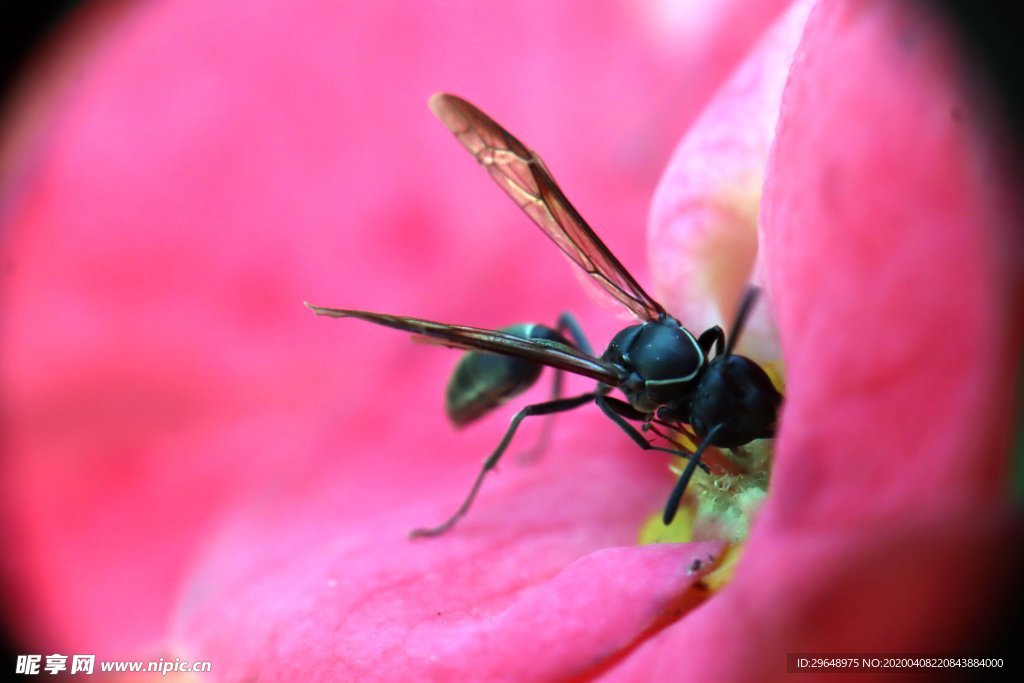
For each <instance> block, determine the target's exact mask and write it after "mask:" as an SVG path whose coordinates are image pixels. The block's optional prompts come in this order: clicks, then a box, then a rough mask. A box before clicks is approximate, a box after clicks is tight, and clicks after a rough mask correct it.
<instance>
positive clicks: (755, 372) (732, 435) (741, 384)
mask: <svg viewBox="0 0 1024 683" xmlns="http://www.w3.org/2000/svg"><path fill="white" fill-rule="evenodd" d="M430 109H431V110H432V111H433V113H434V114H435V115H436V116H437V118H438V119H440V120H441V122H442V123H443V124H444V125H445V126H447V127H448V129H449V130H450V131H451V132H452V133H453V134H454V135H455V137H456V138H457V139H458V141H459V142H460V143H462V145H463V147H465V148H466V149H467V150H468V151H469V152H470V154H472V155H473V157H474V158H475V159H476V160H477V162H478V163H479V164H480V165H482V166H483V167H484V168H485V169H486V170H487V172H488V173H489V174H490V176H491V178H493V179H494V181H495V182H496V183H497V184H498V186H499V187H501V189H502V190H504V191H505V193H506V194H508V196H509V197H511V198H512V200H513V201H515V203H516V204H517V205H518V206H519V208H520V209H522V210H523V211H524V212H525V213H526V215H527V216H529V217H530V218H531V219H532V220H533V222H534V223H535V224H536V225H537V226H538V227H540V229H541V230H542V231H544V233H545V234H546V235H547V236H548V237H549V238H551V240H552V241H553V242H554V243H555V244H556V245H557V246H558V248H559V249H561V250H562V252H563V253H565V255H566V256H568V257H569V259H570V260H572V261H573V262H574V263H575V264H576V265H577V266H579V267H580V268H582V269H583V271H584V272H586V273H587V274H588V275H589V276H590V277H592V278H593V279H594V281H595V282H596V283H597V284H598V285H600V287H602V288H603V289H604V291H606V292H607V293H608V294H610V295H611V297H612V298H613V299H615V300H616V301H618V302H619V303H620V304H622V305H623V306H625V307H626V309H628V311H629V312H630V313H632V314H633V316H634V317H635V318H636V319H637V322H636V324H633V325H630V326H628V327H626V328H625V329H623V330H622V331H620V332H619V333H618V334H616V335H615V336H614V337H613V338H612V340H611V342H610V343H609V344H608V347H607V348H606V349H605V351H604V353H602V354H601V355H600V356H596V355H595V354H594V352H593V350H592V348H591V346H590V344H589V342H588V341H587V339H586V337H585V335H584V334H583V332H582V330H581V329H580V326H579V324H578V323H577V322H576V321H575V319H574V318H573V317H572V316H570V315H568V314H563V315H562V316H561V317H560V318H559V320H558V321H557V323H556V325H555V326H547V325H542V324H539V323H530V324H520V325H513V326H510V327H506V328H503V329H499V330H489V329H482V328H476V327H467V326H463V325H449V324H445V323H439V322H432V321H429V320H423V319H420V318H409V317H405V316H396V315H388V314H386V313H373V312H370V311H357V310H351V309H342V308H323V307H320V306H313V305H311V304H308V303H307V304H306V306H308V307H309V308H310V309H312V311H313V312H314V313H316V314H317V315H323V316H329V317H332V318H358V319H360V320H365V321H367V322H371V323H375V324H377V325H383V326H385V327H391V328H395V329H398V330H403V331H406V332H411V333H413V334H414V335H417V336H418V337H421V338H423V339H424V341H430V342H432V343H436V344H441V345H443V346H448V347H451V348H458V349H463V350H466V351H468V353H466V354H465V355H464V356H463V357H462V358H461V360H460V361H459V363H458V365H457V366H456V368H455V371H454V372H453V374H452V377H451V380H450V381H449V384H448V389H447V396H446V408H447V413H448V416H449V418H450V419H451V421H452V422H454V423H455V424H456V425H464V424H468V423H470V422H472V421H474V420H476V419H478V418H480V417H482V416H483V415H485V414H487V413H489V412H491V411H492V410H493V409H494V408H496V407H497V406H499V405H501V404H503V403H505V402H506V401H507V400H509V399H511V398H513V397H515V396H517V395H518V394H520V393H522V392H524V391H526V390H527V389H528V388H530V387H531V386H533V385H534V384H535V383H536V381H537V379H538V378H539V376H540V374H541V370H542V368H543V367H544V366H547V367H551V368H554V369H555V370H556V376H555V382H554V390H553V397H552V398H551V400H548V401H544V402H542V403H534V404H531V405H528V406H525V407H524V408H522V409H521V410H520V411H519V412H517V413H516V414H515V415H514V416H513V418H512V421H511V424H510V425H509V427H508V430H507V431H506V432H505V434H504V436H503V437H502V439H501V441H500V442H499V443H498V445H497V447H495V449H494V451H493V452H492V453H491V454H490V456H488V457H487V459H486V460H485V461H484V464H483V467H482V468H481V470H480V472H479V474H478V475H477V477H476V479H475V480H474V482H473V485H472V487H471V488H470V490H469V493H468V494H467V495H466V497H465V499H464V500H463V502H462V504H461V505H460V506H459V508H458V509H457V510H456V511H455V512H454V513H453V514H452V515H451V516H450V517H449V518H448V519H447V520H445V521H444V522H442V523H441V524H439V525H437V526H434V527H428V528H421V529H415V530H413V531H412V532H411V535H412V536H413V537H416V536H438V535H440V534H443V533H445V532H447V531H448V530H450V529H451V528H452V527H454V526H455V525H456V524H457V523H458V521H459V520H460V519H462V517H463V516H465V514H466V513H467V512H468V510H469V508H470V506H471V505H472V504H473V501H474V500H475V498H476V496H477V493H478V492H479V490H480V486H481V484H482V483H483V481H484V479H485V477H486V475H487V473H488V472H490V471H491V470H493V469H494V468H495V467H496V466H497V465H498V462H499V461H500V460H501V457H502V455H503V454H504V453H505V451H506V450H507V449H508V447H509V444H511V442H512V440H513V438H514V437H515V434H516V430H517V429H518V428H519V425H520V423H521V422H522V421H523V420H524V419H526V418H527V417H531V416H537V415H553V414H556V413H563V412H566V411H570V410H574V409H576V408H579V407H581V406H584V405H588V404H596V405H597V407H598V408H600V409H601V411H602V412H603V413H604V414H605V415H607V416H608V418H609V419H611V421H612V422H614V423H615V424H616V425H617V426H618V427H619V428H620V429H622V431H623V432H625V433H626V434H627V435H628V436H629V437H630V438H631V439H632V440H633V441H634V442H635V443H636V444H637V446H639V447H640V448H642V449H644V450H655V451H663V452H667V453H670V454H672V455H675V456H679V457H681V458H684V459H686V460H687V461H688V462H687V464H686V467H685V468H684V470H683V472H682V474H681V476H680V477H679V480H678V481H677V483H676V485H675V487H674V488H673V490H672V493H671V494H670V496H669V498H668V501H667V503H666V505H665V509H664V513H663V515H662V518H663V521H664V522H665V523H666V524H669V523H670V522H671V521H672V519H673V518H674V516H675V514H676V511H677V509H678V507H679V503H680V500H681V499H682V496H683V494H684V493H685V491H686V487H687V484H688V483H689V481H690V478H691V477H692V476H693V473H694V472H695V470H696V468H697V467H698V466H699V467H703V468H704V469H705V470H706V469H707V467H706V465H704V464H703V463H702V462H701V456H702V455H703V454H704V451H705V449H706V448H707V447H708V446H716V447H719V448H729V449H732V448H738V447H740V446H743V445H745V444H747V443H749V442H751V441H753V440H755V439H762V438H769V437H773V436H774V435H775V430H776V424H777V422H778V415H779V410H780V407H781V405H782V401H783V396H782V395H781V394H780V393H779V392H778V390H777V389H776V388H775V386H774V384H773V383H772V381H771V379H770V378H769V376H768V374H767V373H766V372H765V370H764V369H763V368H762V367H761V366H760V365H758V364H757V363H756V362H754V361H753V360H751V359H749V358H746V357H744V356H741V355H738V354H736V353H734V352H733V347H734V345H735V342H736V340H737V339H738V338H739V336H740V334H741V332H742V330H743V327H744V324H745V322H746V320H747V317H748V315H749V313H750V311H751V308H752V306H753V305H754V302H755V300H756V296H757V290H756V289H755V288H752V287H751V288H748V290H747V292H746V294H745V296H744V298H743V300H742V301H741V303H740V307H739V310H738V313H737V315H736V319H735V322H734V323H733V326H732V330H731V335H730V336H729V338H728V340H727V339H726V335H725V333H724V332H723V331H722V329H721V328H720V327H719V326H717V325H716V326H714V327H711V328H709V329H707V330H704V331H703V332H702V333H701V334H700V335H699V336H695V335H694V334H693V333H691V332H690V331H689V330H688V329H686V328H685V327H683V325H682V324H680V322H679V321H678V320H677V319H675V318H674V317H672V316H671V315H669V313H668V312H667V311H666V310H665V309H664V307H663V306H662V305H661V304H659V303H658V302H657V301H655V300H654V299H653V298H652V297H651V296H650V295H648V294H647V292H645V291H644V289H643V288H642V287H641V286H640V285H639V284H638V283H637V281H636V280H635V279H634V278H633V276H632V275H630V273H629V271H628V270H626V268H625V267H624V266H623V265H622V264H621V263H619V260H618V259H617V258H616V257H615V255H614V254H613V253H612V252H611V251H610V250H609V249H608V247H607V246H605V244H604V242H602V241H601V239H600V238H599V237H598V236H597V234H596V233H595V232H594V231H593V229H591V228H590V226H589V225H587V223H586V221H584V220H583V217H582V216H580V214H579V212H577V211H576V209H575V208H573V206H572V204H570V203H569V200H568V199H566V197H565V195H564V194H563V193H562V190H561V189H560V188H559V186H558V184H557V183H556V182H555V180H554V178H553V177H552V175H551V172H550V171H549V170H548V168H547V166H546V165H545V164H544V162H543V161H542V160H541V158H540V157H539V156H538V155H537V154H535V153H534V152H532V151H531V150H530V149H529V148H527V147H526V145H524V144H523V143H522V142H520V141H519V140H518V139H516V138H515V137H514V136H513V135H512V134H511V133H509V132H508V131H506V130H505V129H504V128H502V127H501V126H500V125H498V123H496V122H495V121H494V120H493V119H491V118H490V117H489V116H488V115H487V114H485V113H483V112H482V111H480V109H478V108H477V107H475V106H474V105H472V104H470V103H469V102H467V101H466V100H464V99H462V98H460V97H457V96H455V95H449V94H437V95H434V96H433V97H432V98H431V99H430ZM563 371H564V372H569V373H573V374H576V375H582V376H584V377H588V378H590V379H593V380H595V381H596V382H597V384H596V386H595V387H594V389H593V390H592V391H588V392H586V393H583V394H580V395H578V396H571V397H562V396H561V395H560V391H561V389H560V387H561V373H562V372H563ZM613 390H617V391H619V392H620V393H621V394H622V395H623V396H624V399H625V400H623V399H621V398H617V397H614V396H612V395H611V392H612V391H613ZM633 423H639V424H640V425H641V426H640V428H639V429H638V428H637V426H635V425H634V424H633ZM659 427H661V428H662V429H665V428H667V429H669V430H674V431H676V432H679V433H690V434H693V435H695V436H696V438H697V439H698V440H699V445H697V446H696V448H695V449H693V452H692V453H691V452H689V451H686V450H680V449H676V448H664V447H660V446H655V445H653V444H652V443H651V442H650V441H649V440H648V439H647V437H646V436H645V433H646V432H648V431H649V430H653V431H654V433H656V434H659V435H662V436H664V434H663V432H661V431H660V430H659V429H658V428H659Z"/></svg>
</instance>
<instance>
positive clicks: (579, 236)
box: [430, 94, 665, 322]
mask: <svg viewBox="0 0 1024 683" xmlns="http://www.w3.org/2000/svg"><path fill="white" fill-rule="evenodd" d="M430 109H431V111H433V112H434V115H435V116H437V118H439V119H440V120H441V122H442V123H443V124H444V125H445V126H447V127H448V129H449V130H450V131H451V132H452V133H454V134H455V137H456V138H458V140H459V142H461V143H462V145H463V146H464V147H465V148H466V149H468V150H469V152H470V153H471V154H472V155H473V156H474V157H476V160H477V161H478V162H480V164H481V165H483V166H484V168H486V169H487V172H488V173H490V174H491V177H492V178H494V181H495V182H496V183H498V185H499V186H500V187H501V189H503V190H504V191H505V193H506V194H508V196H510V197H511V198H512V199H513V201H515V203H516V204H518V205H519V208H521V209H522V210H523V211H524V212H526V215H528V216H529V217H530V218H532V219H533V222H534V223H536V224H537V225H538V226H540V229H541V230H543V231H544V232H545V233H546V234H547V236H548V237H550V238H551V239H552V240H554V242H555V244H557V245H558V247H559V249H561V250H562V251H563V252H564V253H565V254H566V255H567V256H568V257H569V258H570V259H572V260H573V262H575V263H576V264H577V265H578V266H579V267H580V268H582V269H583V270H584V271H586V273H587V274H589V275H590V276H591V277H593V278H594V279H595V280H596V281H597V282H598V283H599V284H600V285H601V286H602V287H603V288H604V289H605V290H606V291H607V292H608V293H609V294H611V295H612V296H613V297H615V298H616V299H618V300H619V301H620V302H622V304H623V305H625V306H626V307H627V308H629V310H630V311H632V312H633V314H634V315H636V316H637V317H638V318H640V319H641V320H646V321H649V322H653V321H655V320H659V319H661V318H662V317H664V316H665V309H664V308H662V307H661V304H659V303H658V302H657V301H655V300H654V299H652V298H651V297H650V296H648V294H647V292H645V291H644V290H643V288H642V287H641V286H640V285H639V284H638V283H637V281H636V280H635V279H633V276H632V275H630V274H629V271H627V270H626V268H625V267H624V266H623V265H622V264H621V263H619V260H618V259H617V258H615V255H614V254H612V252H611V251H610V250H609V249H608V247H606V246H605V244H604V242H602V241H601V239H600V238H599V237H598V236H597V235H596V234H595V233H594V231H593V230H592V229H591V228H590V226H589V225H587V223H586V221H584V220H583V217H582V216H580V214H579V212H578V211H576V209H575V208H574V207H573V205H572V204H570V203H569V200H568V199H566V197H565V195H564V194H563V193H562V190H561V189H560V188H559V187H558V184H557V183H556V182H555V180H554V178H552V177H551V173H550V171H548V169H547V167H546V166H545V165H544V162H543V161H542V160H541V158H540V157H539V156H537V154H535V153H534V152H532V151H530V150H529V149H528V148H527V147H526V145H524V144H523V143H522V142H520V141H519V140H517V139H516V138H515V137H514V136H513V135H512V134H511V133H509V132H508V131H507V130H505V129H504V128H502V127H501V126H500V125H498V123H497V122H495V121H494V120H493V119H491V118H490V117H489V116H487V114H485V113H483V112H482V111H480V110H479V109H477V108H476V107H475V106H474V105H472V104H470V103H469V102H467V101H466V100H464V99H462V98H460V97H456V96H455V95H447V94H437V95H434V96H433V97H431V98H430Z"/></svg>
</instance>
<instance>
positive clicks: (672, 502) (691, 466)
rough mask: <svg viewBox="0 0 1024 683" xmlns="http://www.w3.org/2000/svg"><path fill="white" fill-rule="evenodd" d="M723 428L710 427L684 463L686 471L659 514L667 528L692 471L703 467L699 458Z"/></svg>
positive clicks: (721, 423)
mask: <svg viewBox="0 0 1024 683" xmlns="http://www.w3.org/2000/svg"><path fill="white" fill-rule="evenodd" d="M724 426H725V423H724V422H720V423H718V424H716V425H715V426H714V427H712V428H711V429H710V430H709V431H708V433H707V434H706V435H705V436H704V440H703V441H701V443H700V446H698V447H697V450H696V451H694V453H693V455H692V456H690V462H688V463H686V469H684V470H683V473H682V474H680V475H679V481H677V482H676V485H675V487H674V488H673V489H672V493H671V494H670V495H669V497H668V502H667V503H665V511H664V512H663V513H662V514H661V521H662V522H663V523H664V524H665V526H668V525H669V524H671V523H672V520H673V519H675V516H676V512H678V511H679V501H681V500H682V499H683V494H684V493H686V487H687V485H688V484H689V483H690V479H691V478H692V477H693V473H694V471H695V470H696V469H697V465H703V464H704V463H702V462H701V461H700V457H701V456H702V455H704V450H705V449H706V448H707V447H708V446H710V445H711V440H712V439H714V438H715V434H716V433H717V432H718V430H719V429H721V428H722V427H724Z"/></svg>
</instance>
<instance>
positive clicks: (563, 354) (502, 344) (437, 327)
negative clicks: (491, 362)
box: [306, 303, 619, 386]
mask: <svg viewBox="0 0 1024 683" xmlns="http://www.w3.org/2000/svg"><path fill="white" fill-rule="evenodd" d="M306 306H307V307H308V308H309V309H310V310H312V311H313V312H314V313H316V314H317V315H323V316H328V317H331V318H358V319H359V320H365V321H367V322H371V323H376V324H378V325H384V326H385V327H391V328H394V329H396V330H404V331H406V332H411V333H413V334H415V335H421V336H423V337H427V338H428V339H429V340H430V341H431V342H432V343H438V344H441V345H443V346H450V347H453V348H459V349H472V350H476V351H489V352H491V353H497V354H501V355H503V356H513V357H515V358H522V359H523V360H528V361H532V362H534V363H539V364H541V365H547V366H549V367H553V368H558V369H560V370H565V371H567V372H572V373H574V374H577V375H583V376H584V377H590V378H591V379H595V380H597V381H599V382H604V383H605V384H609V385H612V386H616V385H617V384H618V383H619V371H618V368H616V366H614V365H612V364H611V363H607V362H605V361H602V360H600V359H597V358H592V357H591V356H588V355H587V354H585V353H583V352H581V351H578V350H576V349H574V348H572V347H571V346H566V345H565V344H559V343H558V342H553V341H548V340H544V339H523V338H522V337H516V336H515V335H511V334H507V333H505V332H500V331H498V330H485V329H482V328H478V327H466V326H463V325H446V324H444V323H438V322H432V321H430V320H421V319H420V318H406V317H404V316H398V315H388V314H387V313H371V312H369V311H355V310H349V309H342V308H322V307H320V306H313V305H312V304H308V303H307V304H306Z"/></svg>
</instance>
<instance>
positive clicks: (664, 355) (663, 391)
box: [602, 318, 706, 413]
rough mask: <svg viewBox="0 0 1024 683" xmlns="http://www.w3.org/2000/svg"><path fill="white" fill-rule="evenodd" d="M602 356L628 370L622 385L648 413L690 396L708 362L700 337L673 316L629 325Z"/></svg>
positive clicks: (633, 400) (632, 398)
mask: <svg viewBox="0 0 1024 683" xmlns="http://www.w3.org/2000/svg"><path fill="white" fill-rule="evenodd" d="M602 359H603V360H606V361H609V362H611V363H614V364H616V365H618V366H619V367H621V368H622V369H623V370H624V371H625V377H626V378H625V380H624V381H623V383H622V384H621V386H620V387H619V388H620V389H621V390H622V392H623V393H624V394H625V395H626V398H627V399H628V400H629V402H630V404H631V405H632V406H633V407H634V408H636V409H637V410H639V411H641V412H645V413H650V412H653V411H654V410H655V409H657V408H658V407H659V406H663V405H666V404H670V403H677V402H679V401H682V400H686V399H688V397H689V396H691V395H692V394H693V392H694V390H695V389H696V386H697V381H698V380H699V379H700V374H701V371H702V370H703V369H704V366H705V362H706V358H705V356H704V351H703V350H702V349H701V348H700V346H699V345H698V344H697V340H696V339H694V337H693V335H692V334H690V332H689V330H687V329H686V328H684V327H682V326H681V325H680V324H679V323H678V322H676V321H675V320H674V319H672V318H667V319H665V320H662V321H659V322H653V323H642V324H639V325H631V326H629V327H627V328H626V329H624V330H622V331H621V332H619V333H618V334H616V335H615V337H613V338H612V341H611V343H610V344H609V345H608V348H607V349H606V350H605V352H604V354H603V355H602Z"/></svg>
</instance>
